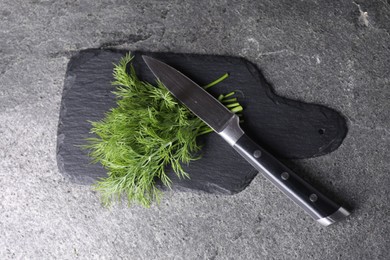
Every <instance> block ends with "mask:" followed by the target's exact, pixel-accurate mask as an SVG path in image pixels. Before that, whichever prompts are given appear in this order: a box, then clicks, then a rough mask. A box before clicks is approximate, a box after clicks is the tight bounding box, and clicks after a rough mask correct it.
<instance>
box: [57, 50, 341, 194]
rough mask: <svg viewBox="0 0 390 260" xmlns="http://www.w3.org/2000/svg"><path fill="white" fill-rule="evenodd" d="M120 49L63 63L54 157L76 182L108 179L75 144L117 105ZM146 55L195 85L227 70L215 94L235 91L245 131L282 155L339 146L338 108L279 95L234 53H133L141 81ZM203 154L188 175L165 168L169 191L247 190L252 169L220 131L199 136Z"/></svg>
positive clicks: (300, 154)
mask: <svg viewBox="0 0 390 260" xmlns="http://www.w3.org/2000/svg"><path fill="white" fill-rule="evenodd" d="M125 53H126V51H123V50H102V49H90V50H84V51H81V52H80V53H78V54H77V55H75V56H73V57H72V58H71V59H70V61H69V64H68V68H67V72H66V76H65V84H64V90H63V96H62V102H61V110H60V116H59V126H58V138H57V161H58V166H59V169H60V172H61V173H62V174H63V175H65V176H66V177H68V178H70V179H71V180H72V181H74V182H76V183H79V184H92V183H93V182H94V181H95V180H97V179H98V178H100V177H105V176H106V171H105V169H104V168H103V167H102V166H101V165H100V164H92V163H91V162H90V158H89V157H88V156H87V151H85V150H82V149H80V148H79V146H80V145H83V144H85V138H87V137H91V135H90V134H89V130H90V128H91V125H90V123H89V122H88V121H97V120H100V119H102V118H103V117H104V114H105V112H107V111H108V110H109V109H110V108H112V107H115V98H114V95H113V94H112V93H111V92H112V91H113V90H114V87H112V86H111V84H110V83H111V81H113V78H112V69H113V63H117V62H118V61H119V60H120V58H121V57H123V56H124V55H125ZM142 54H147V55H150V56H153V57H155V58H157V59H160V60H162V61H164V62H166V63H168V64H170V65H171V66H173V67H175V68H177V69H178V70H180V71H181V72H183V73H184V74H186V75H187V76H189V77H190V78H191V79H193V80H194V81H195V82H197V83H199V84H200V85H206V84H208V83H210V82H212V81H213V80H215V79H217V78H218V77H220V76H221V75H222V74H224V73H226V72H227V73H229V75H230V76H229V78H228V79H226V80H224V81H223V82H222V83H220V84H218V85H217V86H215V87H213V88H211V90H210V92H211V93H212V94H214V95H215V94H220V93H228V92H230V91H233V90H236V91H237V92H238V93H237V95H238V98H239V102H240V103H241V104H242V105H243V106H244V124H243V125H242V127H243V129H244V130H245V131H246V132H247V133H248V135H249V136H251V137H252V138H253V139H254V140H255V141H257V142H258V143H259V144H261V145H262V146H264V147H265V148H266V149H268V150H269V151H270V152H271V153H273V154H274V155H276V156H277V157H279V158H310V157H315V156H320V155H324V154H327V153H330V152H332V151H333V150H335V149H337V147H338V146H339V145H340V144H341V142H342V140H343V139H344V137H345V135H346V133H347V127H346V123H345V120H344V118H343V117H342V116H341V115H340V114H339V113H338V112H336V111H335V110H332V109H330V108H327V107H324V106H321V105H316V104H307V103H302V102H297V101H294V100H290V99H286V98H283V97H280V96H277V95H275V94H274V93H273V91H272V89H271V87H270V85H269V84H268V83H267V82H266V81H265V79H264V77H263V76H262V74H261V72H260V71H259V70H258V68H257V67H256V66H255V65H254V64H252V63H250V62H248V61H247V60H245V59H242V58H237V57H225V56H213V55H195V54H175V53H145V52H138V51H137V52H133V55H135V59H134V61H133V65H134V67H135V68H136V72H137V74H138V75H139V77H140V78H141V79H142V80H146V81H150V82H155V78H154V76H153V75H152V74H151V72H150V71H149V69H148V68H147V67H146V64H145V63H144V62H143V61H142V58H141V55H142ZM199 139H200V140H199V142H201V143H202V144H203V149H202V158H201V159H200V160H197V161H194V162H192V163H191V164H190V165H189V166H186V167H185V169H186V170H187V172H188V173H189V174H190V177H191V178H190V179H178V178H177V177H176V175H175V174H174V173H172V172H170V173H169V175H170V177H171V179H172V181H173V188H174V189H178V190H182V189H186V190H187V189H192V190H200V191H205V192H210V193H225V194H234V193H237V192H239V191H242V190H243V189H245V187H247V186H248V185H249V184H250V182H251V181H252V179H253V178H254V177H255V176H256V174H257V172H256V171H255V170H254V169H253V168H252V167H251V166H250V165H249V164H248V163H247V162H246V161H245V160H244V159H242V158H241V157H240V156H238V155H237V154H236V152H235V151H234V150H233V149H232V148H231V147H229V145H228V144H226V143H225V142H224V141H223V140H222V139H221V138H220V137H219V136H218V135H217V134H214V133H212V134H210V135H207V136H205V137H202V138H199Z"/></svg>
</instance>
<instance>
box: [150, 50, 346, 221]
mask: <svg viewBox="0 0 390 260" xmlns="http://www.w3.org/2000/svg"><path fill="white" fill-rule="evenodd" d="M142 58H143V60H144V61H145V63H146V64H147V66H148V67H149V69H150V70H151V71H152V73H153V74H154V75H155V76H156V78H158V80H160V81H161V82H162V83H163V84H164V86H165V87H166V88H167V89H168V90H169V91H170V92H171V93H172V95H173V96H175V97H176V98H177V99H178V100H179V101H180V102H181V103H182V104H183V105H185V106H186V107H188V109H189V110H191V111H192V112H193V113H194V114H195V115H196V116H198V117H199V118H200V119H201V120H203V121H204V122H205V123H206V124H207V125H209V126H210V127H211V128H212V129H213V130H214V131H215V132H216V133H218V134H219V135H220V136H221V137H222V138H223V139H224V140H225V141H226V142H228V143H229V144H230V145H231V146H232V147H233V149H235V150H236V151H237V152H238V153H239V154H240V155H241V156H242V157H243V158H244V159H246V160H247V161H248V162H249V163H250V164H251V165H252V166H253V167H254V168H255V169H256V170H258V171H259V172H261V173H262V175H263V176H265V177H266V178H267V179H268V180H269V181H271V182H272V183H273V184H274V185H275V186H276V187H277V188H279V190H281V191H282V192H283V193H284V194H285V195H286V196H287V197H289V198H290V199H291V200H292V201H294V202H295V203H296V204H297V205H298V206H299V207H301V208H302V209H303V210H304V211H305V212H306V213H307V214H309V215H310V216H311V217H312V218H313V219H314V220H316V221H317V222H318V223H320V224H321V225H323V226H329V225H330V224H333V223H335V222H338V221H340V220H341V219H343V218H345V217H346V216H348V215H349V214H350V212H349V211H348V210H346V209H345V208H344V207H342V206H340V205H339V204H337V203H336V202H334V201H332V200H331V199H330V198H328V197H327V196H325V195H324V194H323V193H321V192H320V191H318V190H317V189H315V188H314V187H313V186H312V185H310V184H309V183H308V182H306V181H305V180H303V179H302V178H301V177H299V176H298V175H297V174H296V173H294V172H293V171H292V170H290V169H289V168H287V167H286V166H285V165H283V164H282V163H281V162H280V161H279V160H278V159H276V158H275V157H274V156H272V155H271V154H270V153H268V152H267V151H266V150H265V149H263V148H262V147H261V146H259V145H258V144H256V143H255V142H254V141H252V140H251V139H250V138H249V137H248V136H247V135H246V134H245V133H244V131H243V130H242V129H241V127H240V125H239V118H238V116H237V115H235V114H234V113H232V112H231V111H230V110H229V109H227V108H226V107H225V106H224V105H222V104H221V103H220V102H219V101H218V100H217V99H215V98H214V97H213V96H212V95H210V94H209V93H208V92H207V91H206V90H204V89H203V88H202V87H200V86H199V85H198V84H196V83H195V82H193V81H192V80H191V79H189V78H188V77H187V76H185V75H184V74H182V73H181V72H179V71H178V70H176V69H175V68H173V67H171V66H169V65H168V64H166V63H163V62H161V61H159V60H157V59H155V58H152V57H149V56H145V55H144V56H142Z"/></svg>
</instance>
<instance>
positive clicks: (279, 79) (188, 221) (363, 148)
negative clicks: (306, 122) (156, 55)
mask: <svg viewBox="0 0 390 260" xmlns="http://www.w3.org/2000/svg"><path fill="white" fill-rule="evenodd" d="M139 2H140V1H116V0H115V1H100V2H99V3H97V1H91V0H89V1H7V2H6V1H3V2H1V3H0V137H1V138H0V259H76V258H80V259H386V258H387V257H388V255H389V254H390V250H389V244H390V238H389V234H390V223H389V222H390V218H389V214H390V203H389V201H388V200H389V192H390V190H389V186H390V178H389V166H390V158H389V154H388V151H389V146H390V141H389V127H390V118H389V114H390V113H389V110H390V103H389V100H390V90H389V88H390V66H389V64H390V4H389V3H388V2H387V1H379V0H378V1H340V2H337V3H336V1H299V2H296V3H294V2H293V1H271V0H267V1H222V2H219V1H196V4H194V3H195V1H176V2H165V1H142V3H139ZM328 2H329V3H328ZM330 2H334V3H330ZM100 47H115V48H119V49H130V50H144V51H166V52H182V53H200V54H218V55H234V56H241V57H244V58H246V59H248V60H250V61H251V62H253V63H254V64H256V65H257V66H258V67H259V68H260V69H261V70H262V72H263V73H264V75H265V77H266V78H267V80H268V81H269V82H270V83H271V84H272V86H273V88H274V90H275V91H276V92H277V93H278V94H279V95H281V96H285V97H288V98H292V99H296V100H301V101H305V102H314V103H319V104H323V105H326V106H329V107H332V108H334V109H336V110H338V111H340V112H341V113H342V114H343V115H344V116H345V117H346V119H347V123H348V128H349V131H348V135H347V136H346V138H345V140H344V142H343V144H342V145H341V146H340V147H339V148H338V149H337V150H336V151H334V152H332V153H331V154H328V155H325V156H321V157H317V158H313V159H305V160H294V161H291V160H290V161H286V163H287V164H288V165H289V166H290V167H292V168H293V169H296V170H298V169H299V170H300V172H301V175H303V176H304V177H305V178H307V179H308V180H310V181H311V182H312V183H317V184H321V185H322V186H323V187H324V188H325V189H326V190H329V191H330V192H331V195H332V196H335V195H337V196H338V197H340V199H341V200H342V201H344V202H345V204H347V205H348V206H349V207H350V208H352V209H353V210H352V215H351V216H350V217H349V218H348V219H346V220H345V221H343V222H340V223H339V224H337V225H334V226H330V227H328V228H323V227H321V226H319V225H318V224H316V223H315V222H313V221H312V220H311V219H309V218H308V217H307V216H306V215H305V214H304V213H303V212H302V211H301V210H299V209H298V208H297V207H296V206H295V205H293V204H292V203H290V201H289V200H288V199H287V198H285V197H284V196H282V195H281V194H280V193H279V191H278V190H276V188H274V187H273V186H271V185H270V184H269V183H268V182H267V181H266V180H264V179H263V178H262V177H261V176H260V175H259V176H257V177H256V178H255V179H254V180H253V182H252V183H251V185H250V186H249V187H248V188H247V189H245V190H244V191H242V192H240V193H238V194H235V195H232V196H229V195H215V194H203V193H193V192H172V191H167V192H165V194H164V198H163V200H162V201H161V203H160V204H158V205H157V204H156V205H153V206H152V207H151V208H149V209H145V208H141V207H138V206H133V207H127V205H126V204H123V205H120V204H117V205H114V206H113V207H111V208H108V209H107V208H103V207H102V206H101V205H100V202H99V197H98V194H97V193H96V192H94V191H93V189H92V188H91V187H90V186H85V185H76V184H74V183H72V182H70V181H69V180H68V179H66V178H63V177H62V175H60V174H59V172H58V168H57V164H56V133H57V124H58V115H59V108H60V100H61V95H62V88H63V85H64V82H63V80H64V76H65V71H66V66H67V63H68V61H69V58H70V57H71V56H72V54H74V53H77V52H78V51H80V50H83V49H88V48H100Z"/></svg>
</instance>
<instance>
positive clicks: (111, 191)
mask: <svg viewBox="0 0 390 260" xmlns="http://www.w3.org/2000/svg"><path fill="white" fill-rule="evenodd" d="M132 59H133V57H132V56H131V55H130V54H127V55H126V56H125V57H123V58H122V59H121V60H120V62H119V63H118V64H114V72H113V76H114V79H115V81H114V82H113V83H112V84H113V85H115V86H116V90H115V91H114V94H115V95H116V98H117V107H115V108H113V109H111V110H110V111H109V112H108V113H107V114H106V116H105V118H104V119H102V120H101V121H98V122H91V125H92V128H91V133H92V134H94V135H95V136H96V137H93V138H89V139H87V142H88V144H87V145H85V146H84V147H85V148H87V149H89V151H90V152H89V155H90V157H91V158H92V159H93V161H94V162H99V163H101V164H102V165H103V166H104V167H105V168H106V169H107V171H108V177H107V178H103V179H100V180H99V181H98V182H97V183H96V185H95V188H96V190H98V191H99V192H100V194H101V199H102V202H103V204H105V205H108V204H110V203H111V202H112V201H114V200H120V199H121V197H122V196H123V195H124V196H126V198H127V201H128V202H129V203H133V202H136V203H139V204H141V205H143V206H150V204H151V202H153V201H155V200H157V201H158V200H159V198H160V196H161V192H160V190H159V189H158V188H156V186H155V184H156V180H157V179H159V180H161V182H162V183H163V184H164V185H165V186H167V187H170V185H171V180H170V179H169V177H168V176H167V173H166V168H167V166H170V167H171V168H172V170H173V171H174V172H175V173H176V174H177V175H178V176H179V177H181V178H189V176H188V174H187V173H186V172H185V171H184V170H183V168H182V165H183V164H188V163H190V161H192V160H195V159H198V158H199V156H198V157H196V156H195V155H196V154H197V152H198V151H199V150H200V147H199V146H198V145H197V143H196V138H197V137H198V136H200V135H203V134H207V133H210V132H212V130H211V129H210V128H209V127H208V126H207V125H206V124H205V123H203V122H202V121H201V120H200V119H199V118H197V117H196V116H194V115H193V114H192V113H191V112H190V111H189V110H188V109H187V108H185V107H184V106H183V105H181V104H179V103H178V101H177V100H176V99H175V98H174V97H173V96H172V95H171V94H170V93H169V92H168V90H167V89H166V88H165V87H164V86H163V85H162V83H161V82H157V85H156V86H153V85H151V84H150V83H148V82H144V81H141V80H139V79H138V77H137V75H136V73H135V70H134V67H133V66H132V65H131V60H132ZM128 67H129V68H130V69H129V73H128ZM226 77H227V74H225V75H223V76H222V77H221V78H219V79H217V80H215V81H214V82H212V83H210V84H208V85H207V86H206V87H207V88H209V87H211V86H213V85H215V84H217V83H219V82H220V81H222V80H223V79H225V78H226ZM233 95H234V92H231V93H228V94H227V95H221V96H220V97H219V98H218V99H219V100H220V101H221V102H223V103H224V104H225V105H226V106H227V107H229V109H231V110H232V111H234V112H240V111H242V107H241V105H240V104H239V103H238V102H237V99H236V98H234V97H232V96H233Z"/></svg>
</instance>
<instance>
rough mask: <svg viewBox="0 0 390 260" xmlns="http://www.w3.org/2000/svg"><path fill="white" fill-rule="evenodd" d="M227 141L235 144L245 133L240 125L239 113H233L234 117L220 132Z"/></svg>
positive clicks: (232, 144)
mask: <svg viewBox="0 0 390 260" xmlns="http://www.w3.org/2000/svg"><path fill="white" fill-rule="evenodd" d="M218 134H219V135H220V136H222V138H223V139H225V141H226V142H228V143H229V144H230V145H231V146H234V145H235V144H236V143H237V141H238V139H240V138H241V136H243V135H244V131H243V130H242V129H241V127H240V119H239V117H238V116H237V115H233V116H232V118H231V119H230V120H229V121H228V122H227V123H226V124H225V127H224V128H223V130H222V131H220V132H218Z"/></svg>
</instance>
